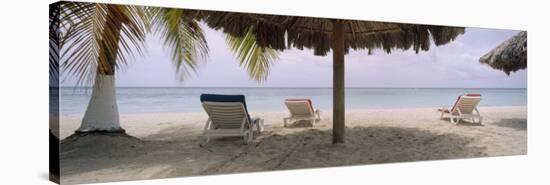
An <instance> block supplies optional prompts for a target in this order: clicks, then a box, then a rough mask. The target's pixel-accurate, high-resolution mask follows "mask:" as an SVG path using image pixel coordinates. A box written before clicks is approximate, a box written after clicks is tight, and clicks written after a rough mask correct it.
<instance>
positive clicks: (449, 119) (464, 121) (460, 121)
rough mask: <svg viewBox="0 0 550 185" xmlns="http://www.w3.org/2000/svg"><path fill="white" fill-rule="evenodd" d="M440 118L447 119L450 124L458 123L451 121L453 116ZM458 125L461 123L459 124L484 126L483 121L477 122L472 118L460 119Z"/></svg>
mask: <svg viewBox="0 0 550 185" xmlns="http://www.w3.org/2000/svg"><path fill="white" fill-rule="evenodd" d="M440 120H443V121H446V122H448V123H449V124H456V123H451V118H441V119H440ZM457 125H459V126H483V123H476V122H472V121H471V120H464V119H460V120H459V121H458V124H457Z"/></svg>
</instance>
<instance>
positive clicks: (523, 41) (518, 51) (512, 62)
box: [479, 31, 527, 75]
mask: <svg viewBox="0 0 550 185" xmlns="http://www.w3.org/2000/svg"><path fill="white" fill-rule="evenodd" d="M479 62H481V63H485V64H487V65H489V66H491V67H492V68H493V69H498V70H502V71H504V72H505V73H506V74H507V75H510V72H515V71H517V70H520V69H525V68H527V32H525V31H522V32H519V33H518V34H517V35H515V36H513V37H512V38H510V39H508V40H506V41H504V42H503V43H502V44H500V45H498V46H497V47H496V48H494V49H493V50H491V51H490V52H489V53H487V54H485V55H483V56H482V57H481V58H479Z"/></svg>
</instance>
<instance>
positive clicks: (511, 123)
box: [494, 118, 527, 130]
mask: <svg viewBox="0 0 550 185" xmlns="http://www.w3.org/2000/svg"><path fill="white" fill-rule="evenodd" d="M494 125H496V126H499V127H508V128H513V129H516V130H527V119H525V118H509V119H501V120H500V121H498V122H495V123H494Z"/></svg>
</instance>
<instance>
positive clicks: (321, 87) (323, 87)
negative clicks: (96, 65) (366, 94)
mask: <svg viewBox="0 0 550 185" xmlns="http://www.w3.org/2000/svg"><path fill="white" fill-rule="evenodd" d="M57 87H61V88H82V87H84V88H89V87H93V86H57ZM117 87H122V88H310V89H327V88H332V87H330V86H309V87H308V86H306V87H300V86H263V87H254V86H117ZM345 88H346V89H527V87H357V86H355V87H345Z"/></svg>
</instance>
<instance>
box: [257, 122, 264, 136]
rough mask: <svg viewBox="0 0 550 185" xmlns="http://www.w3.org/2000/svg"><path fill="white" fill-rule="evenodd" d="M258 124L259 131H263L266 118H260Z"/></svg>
mask: <svg viewBox="0 0 550 185" xmlns="http://www.w3.org/2000/svg"><path fill="white" fill-rule="evenodd" d="M256 126H257V129H258V133H261V132H263V131H264V120H263V119H258V123H256Z"/></svg>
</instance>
